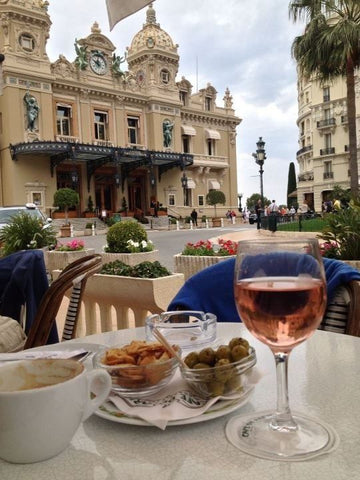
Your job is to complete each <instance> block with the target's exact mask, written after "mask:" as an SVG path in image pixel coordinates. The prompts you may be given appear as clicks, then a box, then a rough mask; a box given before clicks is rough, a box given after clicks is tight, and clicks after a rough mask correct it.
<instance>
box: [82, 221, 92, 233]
mask: <svg viewBox="0 0 360 480" xmlns="http://www.w3.org/2000/svg"><path fill="white" fill-rule="evenodd" d="M92 227H93V223H91V222H88V223H87V224H86V225H85V229H84V235H85V236H86V235H91V234H92Z"/></svg>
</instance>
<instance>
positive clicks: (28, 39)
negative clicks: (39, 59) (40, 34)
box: [19, 33, 35, 52]
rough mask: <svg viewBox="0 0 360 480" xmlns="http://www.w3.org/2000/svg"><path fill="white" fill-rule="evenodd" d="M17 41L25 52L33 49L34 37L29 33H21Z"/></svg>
mask: <svg viewBox="0 0 360 480" xmlns="http://www.w3.org/2000/svg"><path fill="white" fill-rule="evenodd" d="M19 43H20V45H21V47H22V48H23V49H24V50H26V51H27V52H32V51H33V50H34V49H35V39H34V37H33V36H32V35H30V34H29V33H22V34H21V35H20V37H19Z"/></svg>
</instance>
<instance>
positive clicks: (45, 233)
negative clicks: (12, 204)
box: [0, 212, 56, 256]
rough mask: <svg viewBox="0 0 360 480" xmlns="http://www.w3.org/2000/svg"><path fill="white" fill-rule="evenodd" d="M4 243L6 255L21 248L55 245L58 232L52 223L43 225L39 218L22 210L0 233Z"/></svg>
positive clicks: (2, 251)
mask: <svg viewBox="0 0 360 480" xmlns="http://www.w3.org/2000/svg"><path fill="white" fill-rule="evenodd" d="M0 242H1V243H2V244H3V247H2V249H1V254H2V255H4V256H6V255H10V254H11V253H15V252H18V251H19V250H32V249H35V248H43V247H54V246H55V245H56V234H55V231H54V229H53V227H52V226H51V225H45V226H44V225H43V224H42V222H40V220H39V219H37V218H35V217H33V216H31V215H28V214H27V213H25V212H21V213H19V214H17V215H14V216H13V217H12V219H11V220H10V222H9V223H8V224H7V225H5V226H4V227H3V229H2V231H1V233H0Z"/></svg>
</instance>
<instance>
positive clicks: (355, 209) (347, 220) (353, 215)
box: [318, 199, 360, 270]
mask: <svg viewBox="0 0 360 480" xmlns="http://www.w3.org/2000/svg"><path fill="white" fill-rule="evenodd" d="M324 221H325V226H324V227H323V229H322V232H321V233H320V234H319V235H318V238H320V239H322V240H325V242H324V243H323V244H320V249H321V253H322V255H323V256H324V257H328V258H337V259H339V260H343V261H345V262H346V263H349V264H350V265H352V266H354V267H355V268H357V269H358V270H360V199H357V200H351V201H350V203H349V206H348V207H347V208H342V209H340V210H338V211H334V212H332V213H331V214H328V215H326V216H325V218H324Z"/></svg>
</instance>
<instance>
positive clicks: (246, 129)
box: [47, 0, 303, 203]
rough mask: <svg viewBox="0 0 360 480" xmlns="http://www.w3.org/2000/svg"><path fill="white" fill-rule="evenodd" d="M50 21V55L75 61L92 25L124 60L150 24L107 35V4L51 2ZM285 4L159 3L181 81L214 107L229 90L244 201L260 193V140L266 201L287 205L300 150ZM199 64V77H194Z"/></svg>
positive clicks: (292, 28) (237, 0)
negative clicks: (210, 94)
mask: <svg viewBox="0 0 360 480" xmlns="http://www.w3.org/2000/svg"><path fill="white" fill-rule="evenodd" d="M49 1H50V6H49V14H50V17H51V20H52V27H51V30H50V39H49V40H48V44H47V53H48V55H49V57H50V60H51V61H55V60H56V59H57V58H58V56H59V54H60V53H62V54H64V55H65V56H66V58H67V59H68V60H70V61H73V60H74V59H75V51H74V39H75V38H78V39H80V38H84V37H86V36H88V35H89V34H90V33H91V26H92V24H93V23H94V21H97V22H98V23H99V26H100V28H101V31H102V33H103V34H104V35H106V36H107V37H108V38H109V39H110V40H111V41H112V42H113V43H114V45H115V46H116V47H117V54H118V55H123V53H124V51H125V49H126V47H127V46H129V45H130V43H131V40H132V38H133V36H134V35H135V34H136V33H137V32H138V31H139V30H141V28H142V26H143V24H144V23H145V20H146V9H147V7H145V8H144V9H142V10H140V11H139V12H137V13H135V14H133V15H131V16H130V17H128V18H126V19H124V20H122V21H121V22H120V23H118V24H117V25H116V26H115V27H114V29H113V31H112V32H111V33H110V31H109V23H108V18H107V12H106V6H105V0H49ZM288 3H289V2H288V0H222V1H221V0H156V1H155V2H154V5H153V6H154V8H155V11H156V18H157V22H158V23H160V26H161V28H162V29H163V30H165V31H166V32H167V33H168V34H169V35H170V36H171V37H172V39H173V41H174V43H177V44H178V45H179V49H178V53H179V55H180V67H179V72H178V80H180V79H181V77H182V76H185V77H186V78H187V79H188V80H189V81H190V82H191V83H192V85H193V92H195V91H196V88H197V87H198V88H199V89H201V88H204V87H206V85H207V83H208V82H210V83H211V85H213V86H214V87H215V89H216V90H217V92H218V94H217V105H219V106H223V96H224V92H225V89H226V87H229V89H230V92H231V95H232V96H233V102H234V104H233V107H234V108H235V112H236V115H237V116H239V117H240V118H241V119H242V122H241V124H240V125H239V126H238V128H237V162H238V192H239V193H243V195H244V199H246V198H247V197H248V196H250V195H251V194H253V193H255V192H259V191H260V179H259V172H258V170H259V167H258V166H257V165H256V164H255V161H254V158H253V157H252V155H251V154H252V152H255V150H256V142H257V141H258V138H259V137H260V136H262V137H263V139H264V141H265V142H266V144H265V150H266V155H267V159H266V161H265V164H264V176H263V179H264V195H265V196H266V197H268V198H269V199H273V198H274V199H276V200H277V202H278V203H285V202H286V191H287V178H288V169H289V164H290V162H294V163H295V166H296V169H297V163H296V151H297V150H298V149H299V146H298V129H297V126H296V118H297V89H296V68H295V63H294V61H293V60H292V58H291V53H290V48H291V43H292V41H293V39H294V38H295V36H296V35H299V34H300V33H301V31H302V28H303V27H302V25H300V24H296V25H294V24H293V22H292V21H290V20H289V17H288ZM196 59H198V60H197V61H198V69H197V70H198V74H196Z"/></svg>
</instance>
